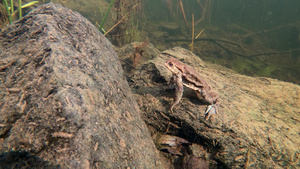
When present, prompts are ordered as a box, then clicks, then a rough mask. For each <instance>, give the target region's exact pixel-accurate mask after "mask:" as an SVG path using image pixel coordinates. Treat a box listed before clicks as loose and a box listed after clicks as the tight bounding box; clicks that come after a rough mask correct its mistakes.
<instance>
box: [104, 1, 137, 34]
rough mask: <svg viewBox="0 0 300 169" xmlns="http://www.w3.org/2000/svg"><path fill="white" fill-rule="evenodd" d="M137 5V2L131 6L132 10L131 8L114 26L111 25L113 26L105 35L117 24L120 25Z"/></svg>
mask: <svg viewBox="0 0 300 169" xmlns="http://www.w3.org/2000/svg"><path fill="white" fill-rule="evenodd" d="M137 5H138V4H135V5H134V6H133V7H132V8H131V10H130V11H129V12H127V14H126V15H124V16H123V18H122V19H121V20H120V21H119V22H118V23H116V24H115V25H114V26H113V27H111V28H110V29H109V30H108V31H107V32H106V33H105V34H104V36H105V35H107V34H108V33H109V32H110V31H111V30H113V29H114V28H115V27H116V26H118V25H119V24H120V23H121V22H122V21H123V20H124V19H125V18H126V17H127V15H129V14H130V13H131V11H132V10H133V9H134V8H136V7H137Z"/></svg>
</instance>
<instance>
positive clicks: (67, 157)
mask: <svg viewBox="0 0 300 169" xmlns="http://www.w3.org/2000/svg"><path fill="white" fill-rule="evenodd" d="M0 51H1V53H0V58H1V61H0V107H1V108H0V166H1V167H2V168H21V167H24V168H25V167H27V168H28V167H29V168H47V167H48V168H118V167H120V168H126V167H130V168H161V162H160V159H159V158H158V156H157V155H158V153H157V151H156V149H155V146H154V143H153V141H152V139H151V137H150V134H149V131H148V129H147V127H146V125H145V123H144V122H143V120H142V119H141V118H140V114H139V113H140V110H139V107H138V106H137V103H136V101H135V100H134V98H133V96H132V93H131V90H130V88H129V86H128V84H127V82H126V80H124V77H123V71H122V67H121V64H120V62H119V60H118V58H117V55H116V53H115V51H114V49H113V47H112V45H111V43H110V42H109V41H108V40H107V39H106V38H105V37H104V36H103V35H102V34H101V33H99V32H98V30H97V29H96V28H95V26H93V25H92V24H91V23H90V22H89V21H87V20H86V19H85V18H83V17H82V16H81V15H80V14H78V13H76V12H73V11H71V10H69V9H66V8H62V7H61V6H59V5H55V4H52V3H50V4H47V5H43V6H41V7H39V8H37V9H35V10H33V11H32V12H30V13H29V14H28V15H27V16H25V17H24V18H22V19H21V20H19V21H17V22H15V23H14V24H12V25H10V26H8V27H6V28H4V29H3V31H2V32H1V33H0ZM1 167H0V168H1Z"/></svg>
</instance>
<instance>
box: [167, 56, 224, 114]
mask: <svg viewBox="0 0 300 169" xmlns="http://www.w3.org/2000/svg"><path fill="white" fill-rule="evenodd" d="M165 66H166V67H167V68H168V69H169V70H170V71H171V72H172V74H173V77H172V79H171V80H172V81H173V82H174V84H175V98H174V103H173V104H172V105H171V107H170V110H171V111H172V110H173V108H174V106H175V105H177V104H178V103H179V101H180V100H181V98H182V94H183V86H185V87H187V88H190V89H192V90H194V91H196V92H199V93H200V95H201V97H202V98H203V99H204V100H205V101H206V102H208V103H209V104H210V105H209V106H208V107H207V110H206V112H205V119H206V120H207V119H209V117H210V116H211V115H212V114H217V113H218V111H217V104H218V100H219V97H218V94H217V93H215V92H213V91H211V89H212V88H211V86H210V85H209V84H208V83H207V82H206V81H205V80H204V78H203V77H202V76H200V75H199V74H198V73H197V72H196V71H195V70H194V69H193V68H191V67H190V66H188V65H186V64H184V63H182V62H180V61H178V60H177V59H175V58H170V59H169V60H168V61H166V63H165Z"/></svg>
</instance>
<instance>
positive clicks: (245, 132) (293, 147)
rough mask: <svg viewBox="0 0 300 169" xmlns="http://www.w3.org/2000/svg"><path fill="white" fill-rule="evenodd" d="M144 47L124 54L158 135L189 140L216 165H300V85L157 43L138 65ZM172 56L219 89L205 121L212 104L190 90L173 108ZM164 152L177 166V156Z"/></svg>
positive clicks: (131, 47) (127, 70) (137, 93)
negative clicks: (215, 108)
mask: <svg viewBox="0 0 300 169" xmlns="http://www.w3.org/2000/svg"><path fill="white" fill-rule="evenodd" d="M138 45H139V43H133V44H130V45H127V46H124V47H123V48H120V49H118V53H119V56H120V57H121V59H122V60H123V61H125V62H123V69H124V70H125V74H126V75H127V76H128V81H129V85H130V86H131V88H132V91H133V93H134V94H135V98H136V100H137V102H138V103H139V106H140V109H141V110H142V115H143V119H144V120H145V121H146V123H147V125H148V127H149V128H150V130H151V133H152V137H153V139H155V140H159V138H160V137H161V135H163V134H168V135H173V136H178V137H181V138H184V139H186V140H188V141H189V142H190V143H192V144H193V145H194V146H191V149H192V151H193V153H194V154H193V155H194V156H196V157H199V158H200V157H204V158H205V159H206V160H207V161H209V163H210V168H241V167H244V168H299V167H300V86H299V85H295V84H292V83H287V82H281V81H278V80H276V79H271V78H265V77H249V76H244V75H240V74H237V73H235V72H234V71H231V70H229V69H227V68H224V67H221V66H218V65H214V64H209V63H205V62H203V61H202V60H201V59H200V58H199V57H198V56H195V55H194V54H192V53H191V52H189V51H187V50H185V49H182V48H179V47H175V48H173V49H170V50H166V51H164V52H162V53H161V54H160V52H159V51H158V50H156V49H155V48H153V46H152V45H151V44H149V45H148V46H146V47H145V48H144V53H143V56H142V57H143V58H144V60H143V61H142V62H141V63H140V64H139V65H138V66H137V67H135V68H132V67H131V66H130V60H129V59H128V58H129V57H130V55H132V54H133V52H134V47H135V46H138ZM170 56H171V57H175V58H177V59H178V60H181V61H182V62H185V63H186V64H189V65H190V66H192V67H193V68H194V69H195V70H197V71H198V72H199V73H200V74H201V75H202V76H203V77H204V78H205V79H206V81H207V82H208V83H209V84H210V85H211V86H212V87H213V89H214V90H215V91H217V93H218V94H219V96H220V98H221V101H220V106H219V109H220V112H219V114H218V115H217V116H215V118H213V119H212V120H209V121H205V120H204V113H205V109H206V107H207V105H206V104H205V102H204V101H203V100H201V98H197V97H195V95H191V93H190V92H186V93H185V96H184V97H183V99H182V100H181V102H180V103H179V105H178V106H175V110H173V112H170V111H168V109H169V107H170V104H171V103H172V102H173V96H174V90H173V89H172V88H170V87H168V84H167V83H168V81H169V80H170V77H171V72H170V71H168V70H167V69H166V68H165V66H164V62H165V61H166V60H167V59H168V57H170ZM156 142H157V141H156ZM161 156H162V159H165V160H166V161H168V160H169V161H170V162H169V163H168V164H169V165H170V168H173V167H174V168H177V167H176V165H175V166H174V165H173V164H175V163H174V162H175V161H176V160H178V159H177V157H176V158H175V157H174V156H170V155H168V153H165V152H161Z"/></svg>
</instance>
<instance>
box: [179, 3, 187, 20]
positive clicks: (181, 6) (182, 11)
mask: <svg viewBox="0 0 300 169" xmlns="http://www.w3.org/2000/svg"><path fill="white" fill-rule="evenodd" d="M179 5H180V10H181V13H182V16H183V19H184V22H185V25H186V26H188V23H187V20H186V17H185V13H184V9H183V5H182V1H181V0H179Z"/></svg>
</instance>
